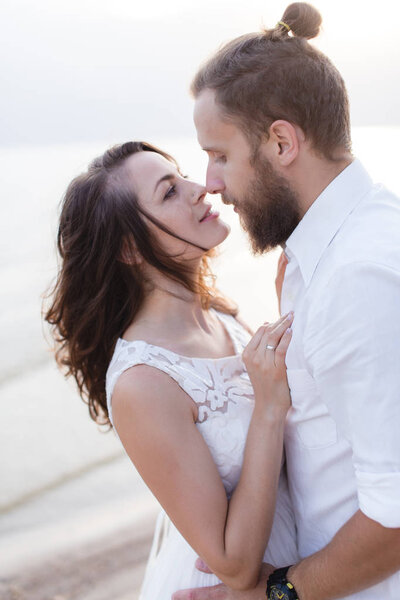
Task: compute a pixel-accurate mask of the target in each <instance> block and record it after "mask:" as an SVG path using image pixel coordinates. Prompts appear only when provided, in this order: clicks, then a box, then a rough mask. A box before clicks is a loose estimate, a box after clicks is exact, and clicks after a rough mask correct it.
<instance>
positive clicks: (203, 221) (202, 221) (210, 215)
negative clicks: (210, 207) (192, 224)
mask: <svg viewBox="0 0 400 600" xmlns="http://www.w3.org/2000/svg"><path fill="white" fill-rule="evenodd" d="M218 217H219V212H218V211H217V210H216V211H215V212H212V213H210V214H209V215H208V216H207V217H205V218H204V219H202V220H201V221H200V223H205V222H206V221H211V220H212V219H218Z"/></svg>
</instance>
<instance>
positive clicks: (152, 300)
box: [133, 278, 210, 335]
mask: <svg viewBox="0 0 400 600" xmlns="http://www.w3.org/2000/svg"><path fill="white" fill-rule="evenodd" d="M133 326H149V327H151V329H152V330H153V331H155V332H156V331H159V332H160V334H161V335H163V334H168V332H171V333H172V332H174V333H175V334H179V332H180V331H187V330H188V329H193V328H196V329H197V328H200V329H203V330H204V331H205V332H207V333H209V331H210V327H209V322H208V321H207V311H206V310H204V309H203V307H202V304H201V298H200V295H199V294H196V293H194V292H191V291H190V290H188V289H187V288H185V287H184V286H183V285H181V284H179V283H177V282H174V281H171V280H169V279H167V278H163V279H162V280H159V281H156V282H153V285H152V287H151V291H149V293H148V294H147V296H146V299H145V301H144V303H143V305H142V307H141V309H140V310H139V312H138V314H137V316H136V318H135V321H134V322H133Z"/></svg>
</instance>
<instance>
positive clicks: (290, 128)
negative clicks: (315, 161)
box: [268, 119, 305, 167]
mask: <svg viewBox="0 0 400 600" xmlns="http://www.w3.org/2000/svg"><path fill="white" fill-rule="evenodd" d="M304 140H305V136H304V133H303V132H302V130H301V129H300V128H299V127H296V126H295V125H293V124H292V123H289V121H284V120H282V119H280V120H278V121H274V122H273V123H272V125H271V126H270V128H269V140H268V141H269V145H270V146H271V145H272V151H273V155H274V161H275V162H276V164H279V165H280V166H282V167H288V166H289V165H290V164H291V163H292V162H293V161H294V160H295V159H296V158H297V156H298V154H299V149H300V143H301V142H303V141H304Z"/></svg>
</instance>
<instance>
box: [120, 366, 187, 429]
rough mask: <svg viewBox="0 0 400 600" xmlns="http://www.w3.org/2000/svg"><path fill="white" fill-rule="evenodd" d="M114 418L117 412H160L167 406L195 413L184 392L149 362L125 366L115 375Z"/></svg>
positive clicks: (175, 409) (166, 408) (167, 408)
mask: <svg viewBox="0 0 400 600" xmlns="http://www.w3.org/2000/svg"><path fill="white" fill-rule="evenodd" d="M112 406H113V415H114V419H115V418H117V420H118V415H120V414H121V413H124V414H126V413H132V412H143V411H144V412H147V411H150V412H154V411H157V412H163V411H164V410H169V411H170V410H171V409H173V410H174V412H175V411H179V412H182V411H183V412H186V411H187V410H188V408H189V409H190V410H191V412H192V413H196V415H195V416H196V417H197V407H196V404H195V403H194V401H193V400H192V399H191V398H190V397H189V396H188V394H187V393H186V392H185V391H184V390H183V389H182V388H181V387H180V386H179V385H178V383H177V382H176V381H175V380H174V379H172V377H170V376H169V375H168V374H167V373H164V372H163V371H161V370H160V369H157V368H155V367H152V366H150V365H145V364H139V365H135V366H133V367H130V368H129V369H126V371H124V372H123V373H122V374H121V375H120V376H119V378H118V380H117V382H116V384H115V388H114V391H113V397H112Z"/></svg>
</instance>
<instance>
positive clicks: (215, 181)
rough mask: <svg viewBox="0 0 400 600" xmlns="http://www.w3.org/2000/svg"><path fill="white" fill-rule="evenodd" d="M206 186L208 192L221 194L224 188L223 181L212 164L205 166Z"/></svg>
mask: <svg viewBox="0 0 400 600" xmlns="http://www.w3.org/2000/svg"><path fill="white" fill-rule="evenodd" d="M206 188H207V192H208V193H209V194H221V192H223V191H224V189H225V184H224V181H223V179H222V177H221V176H220V174H219V173H218V171H217V169H215V167H214V166H210V165H209V166H208V168H207V175H206Z"/></svg>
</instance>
